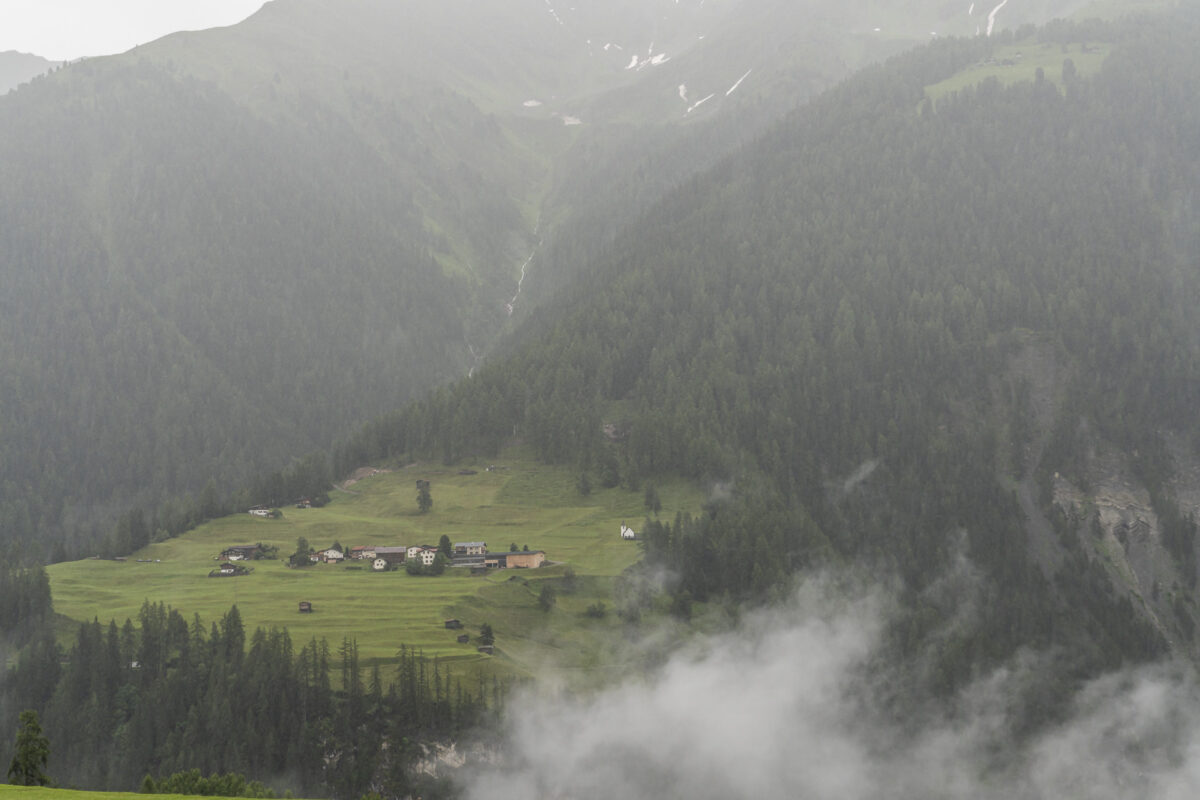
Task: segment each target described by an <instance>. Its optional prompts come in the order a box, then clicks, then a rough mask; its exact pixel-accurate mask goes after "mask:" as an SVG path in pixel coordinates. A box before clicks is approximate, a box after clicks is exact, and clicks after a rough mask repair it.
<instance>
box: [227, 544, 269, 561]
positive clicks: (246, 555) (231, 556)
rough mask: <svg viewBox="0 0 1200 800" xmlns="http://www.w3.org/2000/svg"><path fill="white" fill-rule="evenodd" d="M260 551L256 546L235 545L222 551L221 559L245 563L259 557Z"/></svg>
mask: <svg viewBox="0 0 1200 800" xmlns="http://www.w3.org/2000/svg"><path fill="white" fill-rule="evenodd" d="M258 550H259V547H258V545H256V544H235V545H232V546H231V547H226V548H225V549H224V550H222V551H221V555H220V556H219V557H220V558H223V559H225V560H226V561H243V560H245V559H251V558H254V557H255V556H257V555H258Z"/></svg>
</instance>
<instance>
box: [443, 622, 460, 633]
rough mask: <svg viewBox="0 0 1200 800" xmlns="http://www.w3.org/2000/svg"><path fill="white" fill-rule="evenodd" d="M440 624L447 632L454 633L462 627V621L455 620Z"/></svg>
mask: <svg viewBox="0 0 1200 800" xmlns="http://www.w3.org/2000/svg"><path fill="white" fill-rule="evenodd" d="M442 624H443V625H445V626H446V630H448V631H456V630H458V629H459V628H461V627H462V621H461V620H457V619H448V620H446V621H445V622H444V623H442Z"/></svg>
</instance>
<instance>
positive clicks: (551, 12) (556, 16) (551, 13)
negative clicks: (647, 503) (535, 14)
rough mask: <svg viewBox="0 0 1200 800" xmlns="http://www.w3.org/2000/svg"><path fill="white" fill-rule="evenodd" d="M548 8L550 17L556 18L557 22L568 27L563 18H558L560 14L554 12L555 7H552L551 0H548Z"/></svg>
mask: <svg viewBox="0 0 1200 800" xmlns="http://www.w3.org/2000/svg"><path fill="white" fill-rule="evenodd" d="M546 8H547V9H548V10H549V11H550V16H552V17H554V21H555V22H557V23H558V24H559V25H562V26H563V27H566V23H564V22H563V21H562V17H560V16H558V12H557V11H555V10H554V6H552V5H550V0H546Z"/></svg>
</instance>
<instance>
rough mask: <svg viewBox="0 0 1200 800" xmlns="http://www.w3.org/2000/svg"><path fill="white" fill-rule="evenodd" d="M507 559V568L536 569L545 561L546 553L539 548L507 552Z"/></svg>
mask: <svg viewBox="0 0 1200 800" xmlns="http://www.w3.org/2000/svg"><path fill="white" fill-rule="evenodd" d="M507 560H508V564H507V566H508V568H509V569H536V568H538V567H540V566H541V565H542V564H543V563H544V562H545V561H546V554H545V553H544V552H542V551H541V550H526V551H524V552H520V553H509V554H508V559H507Z"/></svg>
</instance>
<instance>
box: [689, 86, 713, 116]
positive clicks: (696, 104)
mask: <svg viewBox="0 0 1200 800" xmlns="http://www.w3.org/2000/svg"><path fill="white" fill-rule="evenodd" d="M716 96H717V95H716V93H715V92H714V93H713V94H710V95H708V96H707V97H705V98H702V99H700V100H697V101H696V102H694V103H692V104H691V105H690V106H688V110H687V111H685V112H683V113H684V114H685V115H686V114H690V113H692V112H693V111H695V110H696V109H697V108H699V107H700V106H702V105H704V104H705V103H707V102H708V101H709V100H712V99H713V98H714V97H716Z"/></svg>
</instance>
